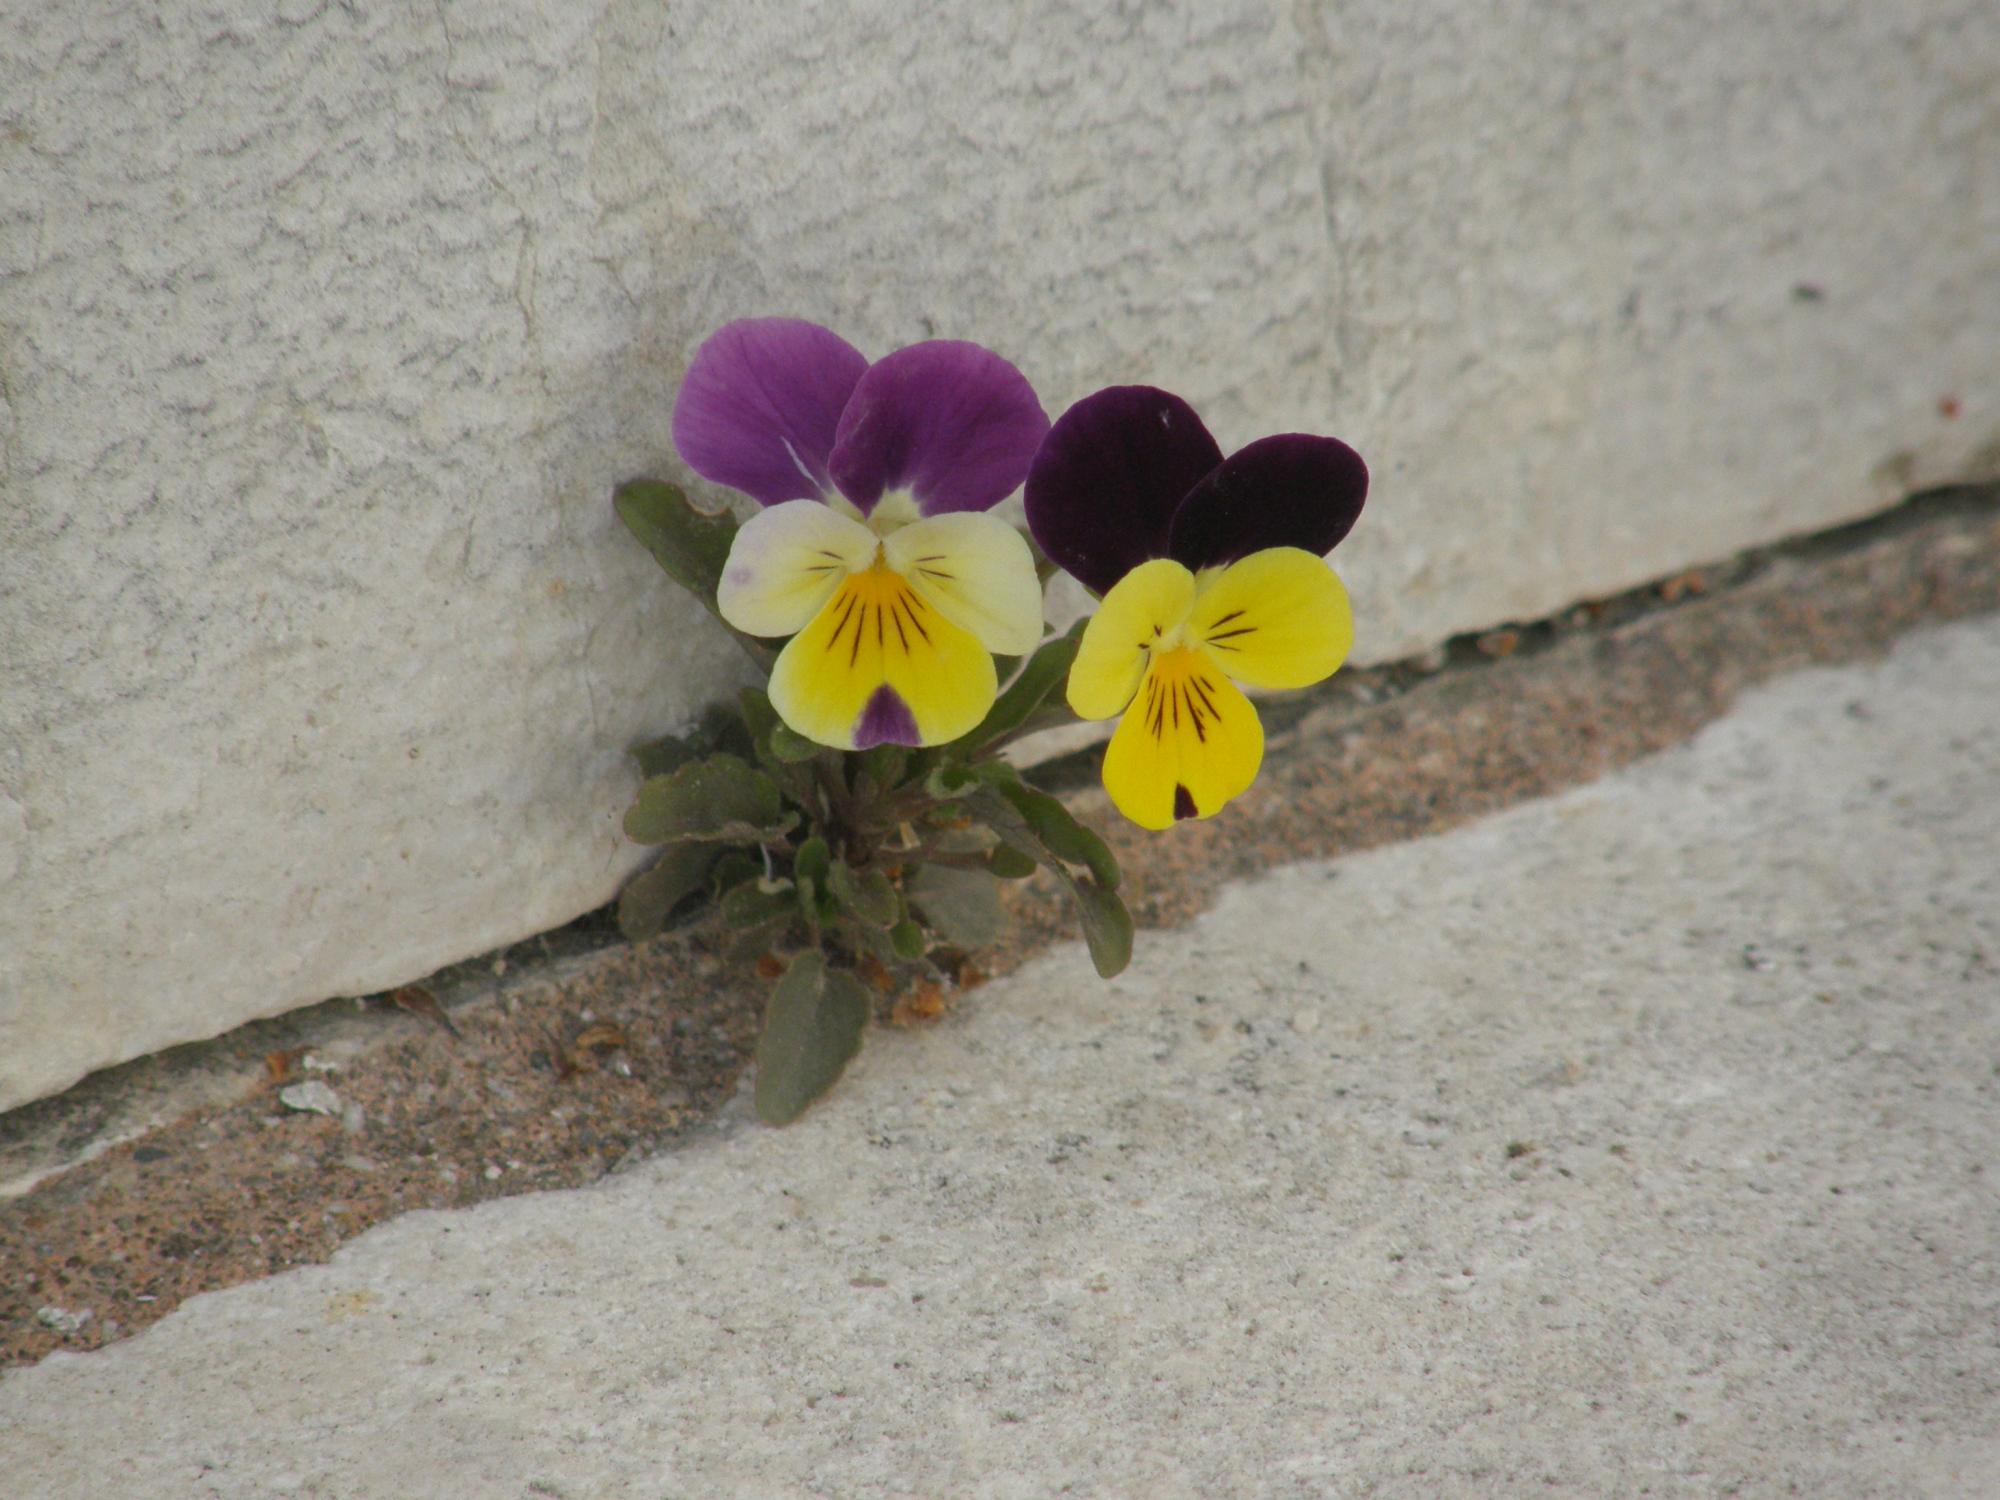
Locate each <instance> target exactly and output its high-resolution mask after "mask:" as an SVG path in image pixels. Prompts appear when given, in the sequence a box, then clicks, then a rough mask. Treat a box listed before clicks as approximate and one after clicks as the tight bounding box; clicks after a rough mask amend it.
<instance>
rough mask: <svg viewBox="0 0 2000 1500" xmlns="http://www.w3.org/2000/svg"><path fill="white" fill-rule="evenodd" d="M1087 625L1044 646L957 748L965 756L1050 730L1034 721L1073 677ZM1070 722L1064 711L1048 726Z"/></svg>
mask: <svg viewBox="0 0 2000 1500" xmlns="http://www.w3.org/2000/svg"><path fill="white" fill-rule="evenodd" d="M1083 625H1084V622H1083V621H1081V620H1079V621H1077V623H1076V624H1075V625H1072V626H1071V627H1070V628H1069V630H1068V632H1067V633H1066V634H1063V635H1058V636H1053V637H1051V638H1050V639H1048V640H1046V641H1044V642H1042V644H1041V645H1040V646H1038V647H1037V648H1036V649H1035V652H1034V654H1033V655H1031V656H1030V657H1029V658H1028V660H1027V662H1026V664H1025V665H1024V666H1023V667H1022V668H1021V670H1020V673H1019V675H1017V676H1016V677H1015V678H1014V680H1013V681H1012V682H1010V683H1009V684H1008V685H1007V690H1006V691H1005V692H1003V693H1001V695H1000V696H999V697H998V698H996V699H994V700H993V707H992V708H990V709H988V710H987V711H986V717H985V718H984V719H982V720H981V721H980V724H979V727H978V728H977V729H975V730H973V731H972V733H970V734H968V735H967V736H966V737H965V738H964V739H963V740H961V741H960V742H959V743H958V745H957V746H955V747H954V748H955V749H957V750H958V751H960V753H962V754H975V753H977V752H978V751H980V750H982V749H984V748H985V747H987V746H988V745H992V744H995V743H997V742H999V741H1001V740H1004V739H1006V738H1008V737H1009V736H1011V735H1014V734H1017V733H1026V732H1028V731H1029V730H1032V729H1038V728H1043V727H1046V726H1045V724H1044V723H1038V722H1032V721H1034V720H1036V719H1037V717H1038V716H1039V715H1040V714H1041V712H1042V709H1043V707H1044V705H1045V704H1046V703H1047V702H1048V697H1049V694H1050V693H1052V692H1054V691H1055V690H1056V688H1057V686H1058V685H1060V684H1061V682H1062V680H1063V679H1064V678H1065V677H1067V676H1069V668H1070V663H1071V662H1073V661H1075V660H1076V648H1077V647H1078V646H1079V645H1081V644H1082V643H1083ZM1068 718H1069V714H1068V712H1067V710H1064V711H1062V712H1060V713H1059V714H1056V715H1052V716H1050V718H1049V719H1048V720H1047V722H1048V723H1062V722H1066V721H1067V720H1068Z"/></svg>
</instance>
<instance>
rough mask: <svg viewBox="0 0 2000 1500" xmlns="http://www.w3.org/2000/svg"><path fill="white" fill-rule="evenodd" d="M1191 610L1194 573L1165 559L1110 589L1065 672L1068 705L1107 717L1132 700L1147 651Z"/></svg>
mask: <svg viewBox="0 0 2000 1500" xmlns="http://www.w3.org/2000/svg"><path fill="white" fill-rule="evenodd" d="M1193 607H1194V574H1192V573H1190V572H1189V571H1188V570H1187V569H1186V568H1184V567H1182V566H1181V565H1180V564H1179V563H1177V562H1173V561H1171V560H1170V559H1168V558H1164V557H1161V558H1155V559H1154V560H1153V561H1152V562H1147V563H1141V564H1139V566H1138V567H1136V568H1134V569H1133V570H1132V571H1131V572H1129V573H1127V574H1126V575H1125V576H1124V577H1123V578H1121V579H1119V580H1118V582H1117V583H1115V584H1113V585H1112V587H1111V592H1110V593H1108V594H1106V595H1105V596H1104V602H1103V603H1102V604H1100V605H1098V606H1097V613H1096V614H1094V615H1092V616H1091V617H1090V623H1089V624H1088V625H1086V626H1084V627H1083V641H1082V643H1081V644H1080V645H1079V646H1078V647H1077V651H1076V661H1075V663H1074V664H1073V665H1072V666H1071V667H1070V669H1069V706H1070V707H1071V708H1073V709H1075V710H1076V711H1077V713H1078V714H1079V715H1080V716H1081V717H1083V718H1086V719H1108V718H1110V717H1111V716H1112V715H1113V714H1115V713H1117V712H1118V711H1119V710H1120V709H1122V708H1124V707H1125V705H1126V704H1128V703H1130V702H1131V701H1132V695H1133V694H1134V693H1136V692H1137V691H1138V690H1139V679H1140V677H1141V676H1143V675H1144V673H1145V670H1146V660H1147V653H1148V652H1149V651H1150V650H1151V649H1152V647H1153V645H1154V643H1155V642H1157V641H1160V640H1162V639H1163V638H1165V637H1166V636H1168V635H1170V634H1171V633H1172V632H1173V631H1174V630H1175V628H1176V627H1178V626H1179V625H1180V624H1181V623H1182V622H1183V621H1185V620H1186V619H1187V617H1188V611H1189V610H1190V609H1192V608H1193Z"/></svg>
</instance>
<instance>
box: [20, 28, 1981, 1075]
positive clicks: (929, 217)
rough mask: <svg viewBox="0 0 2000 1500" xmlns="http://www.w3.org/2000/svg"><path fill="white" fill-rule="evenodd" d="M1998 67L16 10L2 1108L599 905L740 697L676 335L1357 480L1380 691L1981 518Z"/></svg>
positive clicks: (1431, 42) (1083, 36)
mask: <svg viewBox="0 0 2000 1500" xmlns="http://www.w3.org/2000/svg"><path fill="white" fill-rule="evenodd" d="M1996 80H2000V28H1995V27H1994V26H1993V25H1992V24H1991V15H1990V10H1989V9H1988V8H1987V7H1986V6H1984V5H1983V4H1981V3H1979V0H1906V3H1892V4H1874V5H1863V4H1844V5H1825V6H1816V7H1812V8H1810V9H1803V8H1797V7H1762V8H1757V7H1743V6H1739V5H1734V4H1727V3H1722V0H1702V3H1696V0H1683V3H1677V4H1661V5H1654V6H1648V7H1643V8H1640V7H1597V8H1594V9H1593V8H1587V7H1586V8H1580V9H1579V8H1560V9H1555V8H1549V7H1537V8H1529V9H1527V10H1524V11H1522V12H1520V13H1518V14H1513V15H1505V16H1503V15H1496V14H1493V13H1492V12H1491V11H1490V10H1489V8H1487V7H1483V6H1475V5H1471V4H1467V3H1464V0H1454V3H1451V4H1448V5H1439V6H1424V7H1411V6H1406V5H1399V4H1394V3H1390V0H1370V3H1366V4H1351V5H1346V4H1325V5H1321V6H1318V7H1315V6H1313V5H1310V4H1302V5H1299V6H1296V7H1274V6H1270V5H1266V4H1256V3H1251V0H1199V3H1197V0H1185V3H1182V4H1178V5H1152V6H1143V7H1140V6H1076V5H1067V4H1059V3H1055V0H1033V3H1026V4H1021V5H1010V6H978V7H973V6H929V5H917V4H913V3H888V0H872V3H871V0H848V3H843V4H829V5H824V6H819V7H814V8H812V9H811V11H810V13H808V11H807V10H806V9H805V8H802V7H791V6H762V5H751V4H747V3H710V4H687V5H676V6H672V7H662V6H658V5H655V4H652V3H636V0H635V3H613V4H611V5H609V6H593V7H583V6H574V7H571V6H549V5H543V4H535V3H529V0H504V3H495V0H483V3H480V4H469V3H445V4H441V5H439V6H436V7H432V6H403V5H392V4H386V3H380V0H348V3H313V0H288V3H283V4H280V5H277V6H275V7H259V6H243V5H235V4H229V3H225V0H209V3H200V0H166V3H164V4H146V5H139V4H116V3H110V0H106V3H98V4H91V5H80V4H59V5H32V4H29V3H27V0H6V3H5V5H4V7H0V1107H5V1106H7V1105H10V1104H13V1103H18V1102H20V1101H21V1100H23V1099H26V1098H31V1097H34V1096H36V1095H38V1094H41V1093H45V1092H47V1091H50V1090H52V1089H56V1088H60V1087H62V1086H63V1085H65V1084H67V1083H68V1082H70V1081H71V1080H73V1079H74V1078H76V1077H77V1076H79V1075H80V1074H81V1073H83V1072H84V1071H87V1070H88V1069H91V1068H94V1067H98V1066H101V1065H104V1064H107V1063H110V1062H115V1061H117V1060H120V1059H122V1058H125V1057H129V1056H133V1055H136V1054H138V1053H141V1052H144V1051H148V1050H151V1049H154V1048H157V1047H159V1046H162V1045H165V1044H168V1043H171V1042H175V1041H179V1040H184V1039H187V1038H191V1037H196V1036H201V1035H207V1034H211V1033H214V1032H217V1031H220V1030H223V1029H225V1028H227V1027H229V1026H231V1025H233V1024H236V1023H237V1022H239V1021H242V1020H244V1019H247V1018H249V1017H252V1016H256V1015H264V1014H271V1013H274V1012H277V1011H282V1010H284V1009H287V1008H289V1007H291V1006H294V1005H297V1004H300V1003H304V1002H308V1001H312V1000H315V999H319V998H321V997H324V996H326V995H329V994H338V993H348V992H361V991H367V990H371V989H375V988H378V987H382V986H385V985H389V984H393V983H396V982H399V981H401V980H405V979H409V978H411V977H414V976H416V975H419V974H421V973H423V972H425V971H426V970H428V969H430V968H432V967H434V966H436V965H438V964H441V963H444V962H447V961H450V960H452V959H455V958H458V957H461V956H464V955H466V954H469V953H473V952H477V951H479V950H481V949H483V948H486V947H489V946H492V945H494V944H497V943H500V942H504V941H507V940H509V939H512V938H516V937H519V936H522V935H525V934H527V933H531V932H534V931H537V930H540V929H543V928H546V927H548V926H551V925H553V924H556V923H559V922H561V921H563V920H564V919H566V918H568V917H570V916H573V915H575V914H576V913H578V912H580V911H583V910H586V909H588V908H589V907H591V906H593V905H595V904H597V903H599V902H601V901H603V900H605V899H606V898H608V897H609V896H610V895H611V894H612V893H613V892H614V891H615V890H616V888H617V886H618V885H619V883H620V881H621V880H622V879H623V877H624V875H625V874H626V873H627V872H628V871H629V870H630V869H631V868H632V867H633V865H634V863H635V862H636V860H637V859H638V858H639V857H640V855H639V851H636V850H634V849H632V848H631V847H629V846H628V845H626V844H625V843H624V842H623V840H622V838H621V836H620V834H619V830H618V816H619V814H620V812H621V811H622V808H623V806H624V804H625V802H626V801H627V799H628V796H629V792H630V788H631V784H632V776H631V772H630V770H629V768H628V765H627V763H626V761H625V758H624V751H625V748H626V746H627V745H629V744H630V743H632V742H633V741H634V740H637V739H639V738H642V737H644V736H645V735H647V734H649V733H656V732H660V731H664V730H670V729H673V728H676V727H679V726H680V725H682V724H683V723H685V722H686V721H687V719H688V718H689V717H690V716H691V714H692V713H693V712H694V711H695V710H696V709H697V708H698V707H699V706H700V705H701V704H702V703H703V702H704V701H706V700H708V699H710V698H712V697H713V696H715V695H716V694H718V693H720V692H721V691H723V690H724V689H725V688H726V687H728V686H729V685H730V683H731V682H732V681H733V680H734V674H735V673H736V671H737V667H736V664H735V662H734V660H733V658H732V655H731V652H730V649H729V648H728V646H727V645H726V643H725V642H724V641H723V640H722V639H721V638H720V636H719V633H718V632H717V631H715V630H714V629H712V628H710V627H709V626H708V625H707V624H706V622H705V620H704V619H703V617H702V616H701V615H700V614H699V612H698V611H696V610H695V609H693V608H692V607H690V606H688V605H687V604H686V603H684V602H683V601H680V600H677V599H675V598H673V597H672V595H671V593H670V592H669V590H668V589H667V588H666V587H665V586H664V585H662V584H661V583H659V582H658V581H657V579H656V576H655V574H654V571H653V568H652V564H651V563H650V561H649V560H648V559H647V558H646V557H645V556H644V554H643V553H642V552H641V551H640V550H639V549H638V548H637V547H636V546H635V545H634V544H632V543H631V542H630V541H629V540H628V539H627V538H626V537H625V536H624V534H623V533H622V531H621V530H620V528H619V527H618V526H617V524H616V522H615V521H614V519H613V518H612V515H611V512H610V508H609V504H608V494H609V490H610V487H611V486H612V485H613V484H614V483H616V482H617V481H618V480H620V479H623V478H627V477H631V476H633V475H637V474H641V473H653V474H659V475H662V476H667V477H681V476H679V475H678V471H677V466H676V464H675V463H674V460H673V455H672V453H671V451H670V448H669V445H668V443H667V426H666V413H667V409H668V406H669V404H670V401H671V398H672V393H673V390H674V386H675V382H676V379H677V377H678V375H679V372H680V370H681V369H682V367H683V366H684V364H685V362H686V360H687V358H688V356H689V355H690V354H691V352H692V351H693V349H694V347H695V345H696V344H697V343H698V342H699V340H700V339H701V337H702V336H703V335H704V334H705V333H706V332H707V331H708V330H709V329H711V328H712V327H713V326H715V325H716V324H718V323H720V322H722V321H725V320H726V319H728V318H731V317H736V316H740V315H745V314H751V313H762V312H787V313H796V314H800V315H803V316H808V317H814V318H818V319H820V320H822V321H824V322H827V323H829V324H831V325H833V326H835V327H837V328H839V329H840V330H841V331H842V332H843V333H845V334H846V335H847V336H849V337H850V338H852V339H853V340H855V341H856V342H857V343H859V344H860V345H861V346H862V347H863V348H864V349H866V350H867V351H869V352H871V353H880V352H885V351H886V350H888V349H890V348H892V347H895V346H896V345H898V344H901V343H904V342H908V341H910V340H913V339H916V338H921V337H925V336H927V335H930V334H933V333H937V334H951V335H960V336H966V337H972V338H977V339H980V340H982V341H984V342H987V343H989V344H992V345H993V346H995V347H997V348H999V349H1000V350H1002V351H1003V352H1005V353H1006V354H1008V355H1009V356H1010V357H1012V358H1014V359H1015V360H1016V361H1017V362H1018V363H1019V364H1020V365H1021V366H1022V367H1023V368H1024V369H1025V370H1026V371H1027V373H1028V374H1029V376H1030V378H1031V379H1033V380H1034V381H1035V382H1036V384H1037V386H1038V388H1039V389H1040V391H1041V392H1042V394H1043V397H1044V399H1045V401H1046V403H1047V404H1048V406H1049V407H1050V409H1051V412H1052V413H1053V412H1055V411H1058V410H1060V409H1061V407H1063V406H1064V405H1066V404H1067V403H1068V402H1069V401H1071V400H1073V399H1075V398H1076V397H1079V396H1081V395H1084V394H1087V393H1088V392H1089V391H1090V390H1092V389H1094V388H1096V387H1097V386H1099V385H1101V384H1105V383H1108V382H1112V381H1128V380H1146V381H1151V382H1154V383H1157V384H1161V385H1165V386H1168V387H1169V388H1172V389H1175V390H1178V391H1180V392H1181V393H1182V394H1184V395H1186V396H1187V397H1188V398H1189V399H1190V400H1192V401H1193V402H1194V403H1195V404H1196V406H1197V407H1198V408H1200V409H1201V410H1202V411H1203V412H1204V414H1205V415H1206V416H1207V417H1208V418H1209V420H1210V423H1211V425H1212V426H1213V427H1214V429H1215V430H1216V433H1217V435H1218V437H1219V438H1220V439H1221V440H1222V442H1223V444H1224V446H1225V447H1230V446H1234V445H1235V444H1238V443H1241V442H1244V441H1247V440H1249V439H1250V438H1253V437H1257V436H1260V435H1262V434H1264V433H1266V432H1270V431H1277V430H1283V429H1289V428H1308V429H1315V430H1321V431H1332V432H1336V433H1338V434H1340V435H1341V436H1344V437H1346V438H1348V439H1349V440H1350V441H1352V442H1353V443H1355V445H1356V446H1357V447H1359V448H1360V449H1361V451H1362V452H1363V453H1364V454H1365V455H1367V457H1368V458H1369V459H1370V461H1371V463H1372V465H1373V467H1374V470H1375V475H1376V483H1375V490H1374V497H1373V501H1372V504H1371V509H1370V511H1369V513H1368V515H1367V516H1366V517H1364V519H1363V522H1362V525H1361V527H1360V529H1359V530H1358V532H1357V533H1356V535H1355V537H1354V539H1353V541H1352V542H1351V543H1349V544H1348V546H1347V547H1346V548H1344V549H1343V552H1342V553H1341V554H1340V557H1341V561H1342V566H1343V571H1344V572H1345V573H1346V574H1347V576H1348V577H1349V579H1350V581H1351V582H1352V584H1353V586H1354V590H1355V594H1356V602H1357V608H1358V612H1359V614H1360V617H1361V620H1362V627H1361V628H1362V637H1361V646H1360V651H1359V654H1360V656H1361V657H1362V658H1363V659H1381V658H1384V657H1387V656H1393V655H1396V654H1400V653H1402V652H1405V651H1408V650H1411V649H1413V648H1416V647H1418V646H1421V645H1423V644H1425V643H1427V642H1430V641H1433V640H1436V639H1438V638H1440V637H1442V636H1444V635H1446V634H1448V633H1451V632H1454V631H1458V630H1463V629H1467V628H1471V627H1476V626H1480V625H1485V624H1490V623H1493V622H1496V621H1499V620H1502V619H1507V618H1511V617H1521V616H1531V615H1536V614H1539V613H1542V612H1545V611H1547V610H1549V609H1552V608H1554V607H1557V606H1559V605H1560V604H1562V603H1564V602H1566V601H1567V600H1570V599H1573V598H1575V597H1578V596H1580V595H1589V594H1595V593H1603V592H1607V591H1611V590H1615V589H1618V588H1621V587H1624V586H1626V585H1629V584H1632V583H1634V582H1637V581H1639V580H1641V579H1644V578H1646V577H1649V576H1653V575H1656V574H1659V573H1662V572H1665V571H1668V570H1671V569H1673V568H1675V567H1678V566H1681V565H1684V564H1687V563H1691V562H1694V561H1698V560H1701V559H1704V558H1710V557H1715V556H1718V555H1722V554H1726V553H1728V552H1730V551H1731V550H1733V549H1735V548H1738V547H1740V546H1742V545H1744V544H1746V543H1751V542H1758V541H1764V540H1768V539H1771V538H1774V537H1777V536H1781V535H1784V534H1787V533H1791V532H1797V531H1801V530H1806V529H1811V528H1814V527H1818V526H1821V525H1824V524H1827V523H1830V522H1834V521H1838V520H1842V519H1845V518H1848V517H1851V516H1855V515H1858V514H1861V513H1864V512H1866V511H1868V510H1869V509H1871V508H1874V507H1878V506H1880V505H1883V504H1885V503H1888V502H1890V501H1893V500H1895V499H1897V498H1899V497H1900V496H1901V495H1902V494H1903V493H1904V492H1905V491H1906V490H1908V489H1909V488H1911V487H1913V486H1917V485H1921V484H1923V483H1926V482H1931V481H1936V480H1942V479H1948V478H1954V477H1960V476H1967V475H1972V474H1976V473H1990V472H1993V471H1994V470H1995V469H1996V468H2000V406H1996V404H1995V402H1996V397H1995V391H1996V389H2000V378H1996V377H2000V152H1996V151H1995V150H1994V149H1993V140H1992V135H1993V126H1992V122H1993V119H1994V117H1995V111H1996V109H2000V81H1996ZM1952 403H1956V404H1955V405H1953V404H1952ZM1946 411H1956V412H1957V416H1956V417H1955V418H1949V417H1947V416H1946V415H1945V412H1946Z"/></svg>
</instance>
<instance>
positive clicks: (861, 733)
mask: <svg viewBox="0 0 2000 1500" xmlns="http://www.w3.org/2000/svg"><path fill="white" fill-rule="evenodd" d="M922 743H923V736H922V735H920V734H919V733H917V717H916V715H915V714H913V713H911V712H910V705H909V704H907V703H905V702H904V701H903V695H902V694H900V693H898V692H897V691H896V690H895V689H894V688H892V687H890V686H889V685H888V684H887V683H886V682H885V683H883V684H882V686H880V687H878V688H877V689H875V691H874V692H873V693H872V694H871V695H870V696H869V699H868V702H867V703H866V705H864V706H863V708H862V710H861V717H860V719H859V720H857V721H856V723H855V726H854V748H855V749H857V750H872V749H874V748H875V747H876V746H877V745H921V744H922Z"/></svg>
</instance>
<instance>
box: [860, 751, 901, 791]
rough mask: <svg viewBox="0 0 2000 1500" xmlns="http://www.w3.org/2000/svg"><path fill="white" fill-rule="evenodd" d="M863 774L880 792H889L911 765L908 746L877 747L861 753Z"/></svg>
mask: <svg viewBox="0 0 2000 1500" xmlns="http://www.w3.org/2000/svg"><path fill="white" fill-rule="evenodd" d="M860 761H861V774H862V775H863V776H866V777H867V778H868V779H869V780H870V781H872V782H874V783H875V786H876V788H877V789H878V790H881V791H887V790H888V789H889V788H890V787H893V786H895V785H896V784H897V783H898V782H900V781H901V780H902V779H903V772H904V771H905V770H906V769H907V768H908V766H909V764H910V751H909V747H908V746H906V745H877V746H875V747H874V748H873V749H871V750H863V751H862V752H861V757H860Z"/></svg>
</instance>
